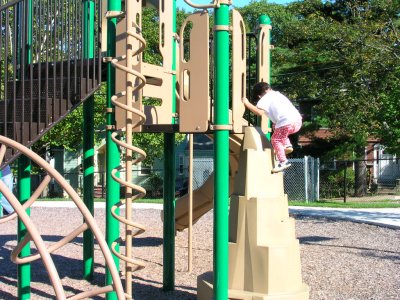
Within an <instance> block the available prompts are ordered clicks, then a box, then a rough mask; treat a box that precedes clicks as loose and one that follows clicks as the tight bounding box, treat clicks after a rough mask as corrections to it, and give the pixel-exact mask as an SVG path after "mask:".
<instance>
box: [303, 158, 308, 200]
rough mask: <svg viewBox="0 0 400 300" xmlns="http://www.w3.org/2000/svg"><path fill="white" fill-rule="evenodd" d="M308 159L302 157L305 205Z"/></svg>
mask: <svg viewBox="0 0 400 300" xmlns="http://www.w3.org/2000/svg"><path fill="white" fill-rule="evenodd" d="M307 175H308V157H307V156H304V195H305V197H306V199H305V200H306V203H308V180H307V179H308V176H307Z"/></svg>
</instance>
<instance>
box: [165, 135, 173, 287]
mask: <svg viewBox="0 0 400 300" xmlns="http://www.w3.org/2000/svg"><path fill="white" fill-rule="evenodd" d="M164 153H165V155H164V234H163V235H164V236H163V237H164V248H163V250H164V251H163V252H164V253H163V265H164V268H163V290H164V291H172V290H174V288H175V173H176V171H175V134H174V133H165V134H164Z"/></svg>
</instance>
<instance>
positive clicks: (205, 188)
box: [175, 134, 243, 231]
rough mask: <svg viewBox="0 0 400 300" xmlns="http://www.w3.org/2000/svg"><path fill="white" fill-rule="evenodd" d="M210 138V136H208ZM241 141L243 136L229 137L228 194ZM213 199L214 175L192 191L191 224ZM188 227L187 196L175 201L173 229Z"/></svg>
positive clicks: (231, 186)
mask: <svg viewBox="0 0 400 300" xmlns="http://www.w3.org/2000/svg"><path fill="white" fill-rule="evenodd" d="M210 137H212V136H210ZM242 140H243V134H231V135H230V136H229V149H230V157H229V174H230V176H229V194H232V192H233V178H234V176H235V174H236V173H237V170H238V165H239V153H240V147H241V144H242ZM213 198H214V174H211V175H210V176H209V177H208V179H207V180H206V181H205V182H204V184H203V185H202V186H201V187H199V188H198V189H196V190H195V191H193V224H194V223H196V222H197V221H198V220H199V219H200V218H201V217H202V216H203V215H204V214H206V213H207V212H208V211H209V210H210V209H212V208H213V205H214V203H213ZM188 226H189V194H186V195H184V196H182V197H180V198H178V199H177V200H176V206H175V228H176V230H178V231H181V230H184V229H185V228H187V227H188Z"/></svg>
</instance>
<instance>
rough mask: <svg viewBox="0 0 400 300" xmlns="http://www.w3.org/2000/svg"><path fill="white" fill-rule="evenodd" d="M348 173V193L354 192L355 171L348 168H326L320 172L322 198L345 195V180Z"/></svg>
mask: <svg viewBox="0 0 400 300" xmlns="http://www.w3.org/2000/svg"><path fill="white" fill-rule="evenodd" d="M345 174H346V195H351V194H353V193H354V171H353V169H352V168H347V169H346V173H345V170H344V168H342V169H341V170H340V171H338V170H324V171H321V172H320V179H319V180H320V193H321V194H320V198H321V199H331V198H341V197H343V196H344V189H345V186H344V182H345Z"/></svg>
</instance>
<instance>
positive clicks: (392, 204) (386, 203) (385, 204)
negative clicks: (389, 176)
mask: <svg viewBox="0 0 400 300" xmlns="http://www.w3.org/2000/svg"><path fill="white" fill-rule="evenodd" d="M289 205H290V206H306V207H332V208H400V201H393V200H380V201H368V202H346V203H344V202H336V201H325V200H321V201H315V202H308V203H307V202H303V201H289Z"/></svg>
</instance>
